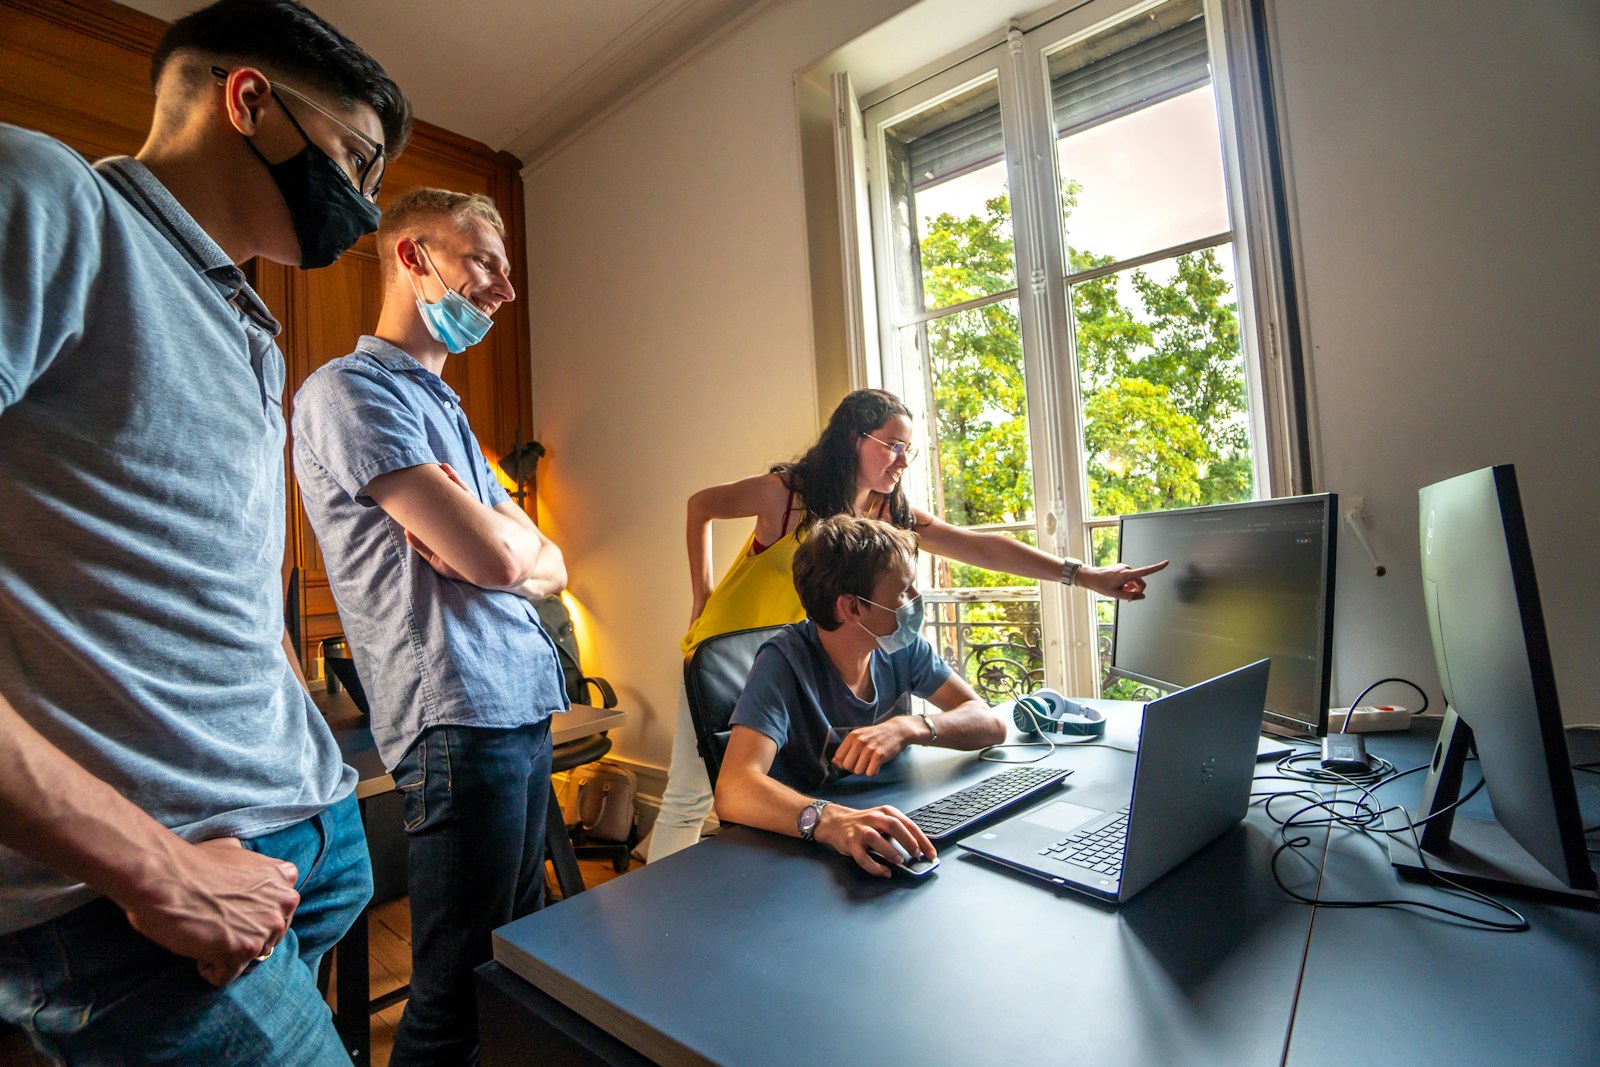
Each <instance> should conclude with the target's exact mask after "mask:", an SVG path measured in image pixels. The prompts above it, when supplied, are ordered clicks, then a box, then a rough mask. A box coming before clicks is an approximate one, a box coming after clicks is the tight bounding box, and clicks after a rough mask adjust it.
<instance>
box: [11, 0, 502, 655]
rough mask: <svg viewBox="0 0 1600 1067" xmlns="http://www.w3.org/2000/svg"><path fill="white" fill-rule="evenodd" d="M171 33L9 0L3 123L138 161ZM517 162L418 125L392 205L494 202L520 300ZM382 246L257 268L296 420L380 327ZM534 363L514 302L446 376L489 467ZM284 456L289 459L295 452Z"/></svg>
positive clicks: (329, 626) (302, 532) (93, 13)
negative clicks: (318, 261)
mask: <svg viewBox="0 0 1600 1067" xmlns="http://www.w3.org/2000/svg"><path fill="white" fill-rule="evenodd" d="M165 29H166V23H165V22H163V21H161V20H160V19H156V18H153V17H151V16H149V15H145V14H143V13H141V12H137V11H134V10H133V9H131V8H127V7H123V6H122V5H120V4H116V3H111V2H110V0H0V71H4V72H5V73H4V77H3V78H0V122H9V123H13V124H15V125H19V126H26V127H28V128H30V129H35V130H40V131H42V132H44V133H48V134H50V135H51V136H53V137H57V138H60V139H61V140H62V141H65V142H66V143H67V144H69V145H71V146H72V147H73V148H75V149H76V150H77V151H79V152H81V153H83V154H84V155H85V156H88V157H89V158H98V157H100V156H105V155H115V154H131V153H134V152H137V151H138V149H139V147H140V146H141V145H142V144H143V143H144V139H145V133H146V131H147V130H148V128H149V121H150V115H151V113H152V110H153V108H154V97H153V94H152V93H151V89H150V55H151V54H152V52H153V51H154V50H155V46H156V44H157V42H158V41H159V40H160V37H161V34H162V32H163V31H164V30H165ZM521 166H522V164H521V162H520V161H519V160H518V159H516V158H515V157H514V156H511V155H508V154H507V153H504V152H500V153H496V152H493V151H491V150H490V149H489V148H488V147H487V146H485V145H482V144H480V143H478V142H476V141H471V140H468V139H467V138H465V137H461V136H460V135H458V134H454V133H451V132H450V131H448V130H444V129H441V128H440V127H437V126H432V125H429V124H428V123H426V122H420V121H419V122H417V123H416V125H415V128H414V131H413V134H412V139H411V142H410V144H409V145H408V146H407V147H406V150H405V152H404V153H402V154H401V156H400V157H399V158H398V159H396V160H394V161H393V162H392V163H391V164H390V166H389V169H388V173H387V175H386V176H385V179H384V183H383V187H384V195H383V200H384V201H385V202H387V201H388V200H390V199H392V198H393V197H394V195H395V194H397V193H399V192H402V191H404V190H406V189H410V188H414V187H416V186H419V185H433V186H439V187H441V188H446V189H458V190H461V191H463V192H478V193H485V194H487V195H489V196H490V197H492V198H493V199H494V201H495V203H496V204H497V205H498V206H499V208H500V212H501V214H502V215H503V216H504V217H505V220H506V225H507V230H508V237H507V240H506V245H507V249H508V251H509V252H510V254H511V256H512V258H513V260H514V261H516V262H515V263H514V271H513V274H514V277H513V282H514V284H515V285H516V286H517V289H518V292H519V293H520V292H521V291H522V290H523V289H525V288H526V283H527V271H526V268H525V267H524V266H523V265H522V263H521V262H520V260H521V257H522V251H523V249H524V248H525V247H526V240H525V237H524V229H523V214H522V179H521V176H520V173H519V172H520V170H521ZM376 247H377V246H376V244H375V243H374V241H373V239H372V238H371V237H366V238H363V239H362V240H361V242H360V243H358V244H357V246H356V247H355V248H354V249H352V250H351V251H350V252H348V253H346V254H345V256H344V257H343V258H342V259H340V261H339V262H338V263H336V264H334V265H333V266H331V267H326V268H324V269H322V270H317V271H300V270H297V269H295V268H293V267H286V266H283V265H281V264H277V263H269V262H266V261H259V260H258V261H256V262H255V263H253V264H249V265H247V269H250V270H251V272H252V276H253V283H252V284H254V286H255V288H256V290H257V292H259V293H260V294H261V296H262V299H263V300H265V301H266V303H267V306H268V307H269V308H271V309H272V312H273V314H274V315H276V316H277V317H278V321H279V322H281V323H282V324H283V333H282V334H281V335H279V338H278V344H279V346H280V347H281V348H282V349H283V353H284V359H285V362H286V365H287V371H288V383H287V387H286V389H285V392H286V396H285V405H284V412H285V415H286V416H287V417H290V418H292V417H293V397H294V394H295V392H296V391H297V390H298V389H299V388H300V384H301V383H302V382H304V381H305V378H306V375H308V374H310V373H311V372H312V371H313V370H315V369H316V368H317V367H319V366H321V365H322V364H323V363H325V362H327V361H328V360H330V359H334V358H337V357H338V356H342V355H345V354H346V353H348V352H350V351H352V350H353V349H354V347H355V340H356V338H357V337H358V336H360V335H361V334H363V333H366V332H369V331H370V330H372V329H373V328H374V327H375V326H376V325H377V321H378V309H379V305H380V303H381V300H382V290H381V287H380V285H379V279H378V269H377V253H376ZM527 353H528V331H527V324H526V321H525V319H524V317H523V316H522V313H521V310H520V306H519V305H516V304H512V305H510V306H508V307H507V309H506V310H505V311H503V312H501V313H499V314H497V315H496V325H495V327H494V328H493V329H492V330H491V331H490V333H489V338H488V340H487V341H486V342H485V343H484V344H482V345H479V346H478V347H477V348H475V349H473V350H472V351H471V352H470V353H468V354H466V355H463V356H457V357H455V358H454V359H452V360H451V361H450V363H448V364H447V365H446V368H445V371H446V373H445V380H446V381H447V382H449V383H450V386H451V388H453V389H455V390H456V391H457V392H459V393H460V394H461V396H462V407H463V409H464V410H465V411H466V413H467V418H468V419H469V420H470V421H471V422H472V426H473V429H474V431H475V432H476V433H477V435H478V439H479V440H480V442H482V444H483V448H484V452H485V453H486V454H487V455H488V456H489V459H490V461H491V465H492V464H493V462H494V461H496V460H498V458H499V457H500V455H501V454H503V453H504V452H505V451H506V450H508V449H510V447H511V444H512V438H513V436H514V434H515V433H516V432H517V430H518V429H521V431H522V433H523V436H524V437H525V438H526V437H531V436H532V431H531V427H532V417H531V416H532V398H531V395H530V393H529V390H528V380H529V377H528V370H527V360H528V356H527ZM284 458H285V461H286V463H287V462H288V460H289V455H288V453H287V451H286V452H285V456H284ZM288 467H289V484H288V489H289V492H288V500H287V507H288V509H289V514H288V515H287V516H286V525H285V533H286V536H285V544H284V564H283V572H284V577H285V579H287V577H288V573H289V569H290V568H291V567H295V566H298V567H300V568H301V575H302V580H301V590H302V592H301V603H300V610H301V615H302V618H303V620H304V624H303V626H302V633H303V638H304V646H303V647H304V650H305V651H306V653H308V655H309V654H314V653H315V651H316V646H317V644H318V642H320V640H321V639H322V638H323V637H326V636H331V635H332V634H334V633H337V632H339V628H338V625H337V615H336V614H335V613H334V606H333V597H332V593H331V592H330V591H329V589H328V585H327V572H326V569H325V566H324V564H323V561H322V554H321V551H320V550H319V549H318V547H317V543H316V539H315V537H314V536H312V533H311V530H310V524H309V523H308V522H307V521H306V519H305V513H304V509H303V508H302V507H301V505H300V498H299V492H298V487H297V486H296V485H295V483H294V476H293V465H292V463H290V464H288ZM530 507H531V504H530ZM307 662H310V660H309V659H307Z"/></svg>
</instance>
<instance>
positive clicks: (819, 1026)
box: [479, 718, 1316, 1067]
mask: <svg viewBox="0 0 1600 1067" xmlns="http://www.w3.org/2000/svg"><path fill="white" fill-rule="evenodd" d="M1134 729H1136V724H1135V723H1133V722H1130V721H1128V720H1127V719H1126V718H1124V719H1122V720H1119V721H1118V722H1116V723H1114V727H1113V732H1112V735H1111V737H1110V738H1109V740H1112V741H1113V742H1114V743H1123V744H1129V743H1130V742H1131V738H1132V736H1133V731H1134ZM1052 759H1053V760H1054V761H1055V762H1057V763H1059V764H1061V765H1063V766H1070V767H1073V768H1074V769H1075V771H1076V773H1075V775H1074V778H1073V779H1068V783H1069V786H1070V785H1071V783H1072V782H1073V781H1074V779H1076V780H1077V781H1079V782H1083V781H1086V780H1087V779H1089V778H1091V777H1095V776H1099V775H1114V774H1119V773H1120V774H1122V775H1124V776H1126V775H1128V774H1129V773H1130V772H1131V765H1132V756H1131V754H1129V753H1127V752H1122V751H1117V750H1115V749H1110V748H1098V747H1096V748H1077V749H1063V750H1061V751H1058V752H1057V753H1056V754H1055V755H1054V756H1053V757H1052ZM898 764H899V765H898V766H896V767H894V768H893V769H892V770H891V771H889V772H886V773H885V774H884V775H882V776H880V777H879V778H877V779H873V780H865V779H863V780H860V781H857V782H853V783H850V784H842V785H841V786H839V787H836V788H835V789H834V790H833V791H832V795H833V796H834V797H835V798H836V799H840V800H843V801H844V802H846V803H850V804H852V805H857V806H865V805H870V804H875V803H884V802H893V803H895V804H897V805H898V806H900V807H901V808H903V809H909V808H911V807H914V806H916V805H917V804H919V803H922V802H923V801H925V800H929V799H932V798H933V797H936V796H939V795H942V794H944V793H947V792H949V791H950V790H952V789H955V788H959V787H960V786H962V785H965V784H967V783H969V782H971V781H974V780H976V779H979V778H982V777H985V776H987V775H989V774H992V773H994V772H995V771H997V770H999V769H1001V768H999V767H997V766H996V765H995V764H991V763H983V762H978V761H977V760H976V759H975V758H974V757H973V756H971V755H966V754H958V753H949V752H943V751H938V750H924V749H914V750H912V751H910V752H908V753H907V755H906V756H905V757H902V759H901V760H900V761H898ZM1270 766H1271V765H1270V764H1269V765H1266V767H1267V768H1268V769H1270ZM847 782H849V780H847ZM1068 795H1070V793H1069V794H1068ZM1275 844H1276V840H1275V828H1274V827H1273V825H1272V824H1271V822H1270V821H1269V820H1268V819H1267V818H1266V816H1265V815H1264V814H1263V813H1262V812H1261V811H1260V810H1259V808H1257V809H1253V810H1252V813H1251V815H1250V816H1249V818H1248V819H1247V820H1246V821H1245V823H1244V824H1243V825H1242V826H1240V827H1236V828H1235V829H1234V830H1232V831H1230V832H1229V833H1228V834H1227V835H1225V836H1224V837H1223V838H1222V839H1221V840H1219V841H1218V842H1216V843H1215V844H1214V845H1213V846H1211V847H1210V848H1208V849H1207V850H1205V851H1204V852H1202V853H1201V854H1200V855H1199V856H1197V857H1195V858H1194V859H1193V860H1191V861H1190V862H1188V863H1186V864H1184V865H1183V866H1181V867H1180V868H1178V869H1177V870H1176V871H1174V872H1172V873H1171V874H1169V875H1168V876H1167V877H1166V878H1164V879H1162V880H1161V881H1159V882H1157V883H1156V884H1155V885H1153V886H1151V887H1150V888H1149V889H1147V890H1146V891H1145V892H1144V893H1143V894H1141V895H1140V896H1139V897H1137V898H1136V899H1135V900H1134V901H1132V902H1131V903H1130V904H1128V905H1124V906H1123V907H1121V908H1112V907H1110V906H1104V905H1100V904H1097V903H1095V902H1093V901H1090V900H1088V899H1086V898H1082V897H1078V896H1076V895H1068V894H1061V893H1056V892H1052V891H1051V890H1050V889H1048V888H1047V887H1043V886H1041V885H1040V884H1038V883H1034V882H1031V881H1026V880H1024V879H1021V878H1018V877H1014V876H1011V875H1008V874H1005V873H1002V872H1000V871H999V870H997V869H995V868H993V867H989V866H986V865H984V864H982V863H981V862H980V861H978V860H976V859H973V858H971V857H968V856H966V855H964V854H963V853H961V852H960V851H959V850H957V849H956V848H954V847H953V846H952V847H947V848H945V849H944V850H943V851H942V853H941V858H942V860H943V863H942V865H941V867H940V868H939V870H938V872H936V874H934V875H933V876H931V877H930V878H929V879H927V880H926V884H922V883H911V882H908V881H906V880H903V879H894V880H890V881H881V880H878V879H874V878H871V877H869V876H868V875H866V874H865V873H863V872H861V871H859V870H858V869H857V868H856V866H855V864H854V863H853V862H852V861H850V860H849V859H847V858H846V857H842V856H835V855H833V854H832V853H829V852H827V851H826V850H823V849H820V848H819V847H818V846H815V845H808V844H805V843H802V842H800V841H798V840H793V839H790V838H786V837H781V836H779V835H774V834H767V833H762V832H758V831H753V830H748V829H745V828H740V827H733V828H730V829H728V830H726V831H725V832H724V833H723V834H721V835H719V836H718V837H717V838H715V839H714V840H711V841H708V842H705V843H703V844H701V845H698V846H696V847H694V848H692V849H689V850H687V851H685V852H682V853H679V854H677V855H675V856H672V857H670V858H668V859H666V860H664V861H661V862H659V863H654V864H651V865H650V866H648V867H646V868H644V869H643V870H641V871H637V872H635V873H633V874H630V875H628V876H627V877H626V878H621V879H617V880H616V881H613V882H609V883H607V884H606V885H604V886H601V887H599V888H597V889H596V890H594V891H593V892H589V893H585V894H583V895H582V896H581V897H578V898H576V899H574V900H571V901H567V902H564V903H563V904H561V905H560V906H559V907H557V908H552V909H550V910H549V911H547V912H542V913H539V914H535V915H530V916H528V917H527V918H525V919H522V920H519V921H517V922H515V923H512V924H510V925H508V926H506V927H503V928H502V929H501V930H499V931H498V932H497V933H496V937H495V958H496V960H497V961H498V963H499V965H500V966H498V967H496V966H494V965H490V966H489V967H488V968H485V969H483V970H481V971H480V975H479V977H480V983H479V989H480V1016H481V1018H482V1019H483V1023H482V1031H483V1033H484V1040H485V1053H484V1062H485V1063H487V1064H495V1063H514V1062H536V1061H537V1062H541V1063H561V1062H586V1061H587V1062H594V1061H596V1060H599V1061H608V1062H624V1063H626V1062H643V1061H645V1060H651V1061H656V1062H661V1063H723V1064H762V1065H781V1064H795V1065H802V1064H803V1065H808V1067H809V1065H814V1064H818V1063H841V1064H848V1063H887V1064H918V1063H952V1062H955V1063H974V1064H977V1063H982V1064H995V1063H1029V1064H1032V1063H1038V1062H1041V1061H1048V1062H1055V1063H1070V1062H1082V1063H1094V1064H1116V1063H1127V1064H1141V1063H1152V1062H1161V1063H1184V1064H1204V1063H1215V1064H1228V1065H1230V1067H1231V1065H1238V1064H1252V1063H1260V1064H1269V1063H1270V1064H1277V1063H1281V1062H1282V1059H1283V1056H1284V1052H1285V1048H1286V1045H1287V1042H1288V1037H1289V1033H1290V1027H1291V1022H1292V1021H1293V1018H1294V1013H1295V998H1296V993H1297V990H1298V987H1299V978H1300V970H1301V967H1302V964H1303V961H1304V958H1305V946H1306V943H1307V941H1308V939H1309V938H1310V935H1311V926H1312V918H1313V912H1312V909H1311V908H1309V907H1306V906H1303V905H1299V904H1295V903H1293V902H1292V901H1290V900H1289V899H1288V898H1287V897H1285V896H1284V895H1283V894H1281V893H1279V892H1278V890H1277V889H1276V888H1275V886H1274V885H1273V882H1272V879H1271V876H1270V874H1268V871H1267V862H1268V857H1269V856H1270V854H1271V852H1272V849H1273V848H1274V847H1275ZM1303 878H1304V881H1303V882H1302V883H1301V884H1299V885H1298V888H1299V889H1300V891H1301V892H1305V893H1308V894H1314V893H1315V891H1316V885H1315V879H1316V871H1315V869H1307V870H1306V871H1305V872H1304V874H1303ZM518 976H520V979H519V977H518ZM521 979H525V980H526V981H522V980H521Z"/></svg>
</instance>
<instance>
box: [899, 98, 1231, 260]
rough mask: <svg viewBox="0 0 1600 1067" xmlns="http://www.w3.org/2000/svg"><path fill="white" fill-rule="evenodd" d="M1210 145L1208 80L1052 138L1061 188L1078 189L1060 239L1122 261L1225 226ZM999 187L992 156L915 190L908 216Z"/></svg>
mask: <svg viewBox="0 0 1600 1067" xmlns="http://www.w3.org/2000/svg"><path fill="white" fill-rule="evenodd" d="M1219 142H1220V138H1219V135H1218V133H1217V121H1216V106H1215V103H1214V100H1213V97H1212V93H1211V88H1210V86H1209V85H1207V86H1204V87H1202V88H1200V89H1195V90H1191V91H1190V92H1187V93H1184V94H1183V95H1182V96H1177V97H1173V98H1172V99H1170V100H1165V101H1162V102H1161V103H1159V104H1155V105H1153V106H1151V107H1147V108H1144V109H1143V110H1140V111H1136V112H1134V113H1133V114H1131V115H1125V116H1123V117H1122V118H1120V119H1116V120H1115V121H1112V122H1107V123H1104V124H1102V125H1100V126H1096V127H1094V128H1093V129H1090V130H1087V131H1085V132H1083V133H1079V134H1076V135H1074V136H1071V137H1068V138H1066V139H1064V140H1060V141H1057V142H1056V147H1057V161H1058V165H1059V167H1060V171H1061V174H1062V177H1063V185H1065V179H1068V178H1072V179H1076V180H1077V181H1078V183H1079V184H1080V185H1081V186H1082V191H1081V192H1080V193H1079V194H1078V205H1077V207H1075V208H1074V209H1073V211H1072V214H1071V215H1070V216H1069V218H1068V220H1067V231H1068V233H1067V240H1068V243H1069V244H1071V245H1072V246H1073V247H1074V248H1077V249H1080V250H1085V251H1090V252H1093V253H1095V254H1097V255H1114V256H1116V257H1117V258H1119V259H1122V258H1126V257H1129V256H1135V255H1140V254H1142V253H1145V252H1151V251H1155V250H1157V249H1160V248H1166V247H1170V246H1171V245H1175V244H1179V243H1181V242H1183V241H1188V240H1192V239H1194V238H1197V237H1206V236H1210V235H1211V234H1214V233H1220V232H1222V231H1224V230H1226V229H1228V208H1227V196H1226V193H1225V191H1224V184H1223V177H1222V150H1221V145H1220V143H1219ZM1005 189H1006V174H1005V165H1004V164H1003V163H1001V162H996V163H994V164H992V165H990V166H988V167H985V168H983V169H982V170H979V171H974V172H972V173H971V174H965V175H962V176H961V177H959V178H955V179H952V180H951V181H948V182H945V183H943V184H942V185H937V186H934V187H933V188H931V189H927V190H924V191H920V192H918V194H917V214H918V216H919V217H921V218H927V217H930V216H933V215H938V214H940V213H943V212H946V211H948V212H950V213H951V214H954V215H957V216H958V217H959V216H965V215H973V214H977V213H979V212H980V211H981V210H982V207H983V202H984V200H986V199H988V198H990V197H992V196H994V195H996V194H997V193H1001V192H1004V191H1005Z"/></svg>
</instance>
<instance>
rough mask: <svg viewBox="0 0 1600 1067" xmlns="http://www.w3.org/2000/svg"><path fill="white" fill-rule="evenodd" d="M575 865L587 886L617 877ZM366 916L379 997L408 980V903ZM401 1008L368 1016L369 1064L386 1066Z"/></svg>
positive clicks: (550, 883) (551, 886)
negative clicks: (369, 1029) (370, 1023)
mask: <svg viewBox="0 0 1600 1067" xmlns="http://www.w3.org/2000/svg"><path fill="white" fill-rule="evenodd" d="M578 866H579V868H581V869H582V871H583V884H584V885H586V886H588V887H590V888H591V889H592V888H593V887H595V886H597V885H599V884H600V883H601V882H609V881H610V880H611V879H613V878H616V877H618V875H617V873H616V871H614V870H613V869H612V867H611V861H609V860H579V861H578ZM633 866H634V867H640V866H642V864H640V863H639V861H638V860H634V862H633ZM545 882H546V894H547V896H548V898H549V899H551V900H555V899H557V898H558V897H559V896H560V894H559V893H558V892H557V891H556V889H555V882H554V880H553V878H552V877H550V875H549V867H548V866H547V867H546V878H545ZM368 918H369V920H370V922H369V926H368V930H367V937H368V940H367V957H368V963H369V966H370V967H371V975H372V994H371V995H372V996H373V997H381V996H383V995H384V994H385V993H388V992H390V991H391V990H395V989H399V988H400V987H401V986H403V985H405V984H406V983H407V982H409V981H410V980H411V907H410V902H409V900H408V899H407V898H406V897H401V898H400V899H398V900H391V901H387V902H385V903H383V904H378V905H375V906H374V907H373V908H372V910H371V911H370V912H369V913H368ZM335 967H337V964H335ZM336 988H337V981H336V980H333V979H330V981H329V982H328V989H329V993H328V1000H329V1003H330V1004H332V1003H336V1001H335V998H334V996H333V992H332V991H333V990H334V989H336ZM404 1011H405V1003H404V1002H401V1003H399V1004H396V1005H394V1006H393V1007H391V1008H387V1009H385V1010H384V1011H382V1012H379V1013H378V1014H377V1015H374V1016H373V1017H372V1063H373V1067H388V1063H389V1053H390V1052H391V1051H392V1050H393V1048H394V1028H395V1027H396V1026H398V1025H399V1024H400V1015H401V1013H402V1012H404Z"/></svg>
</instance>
